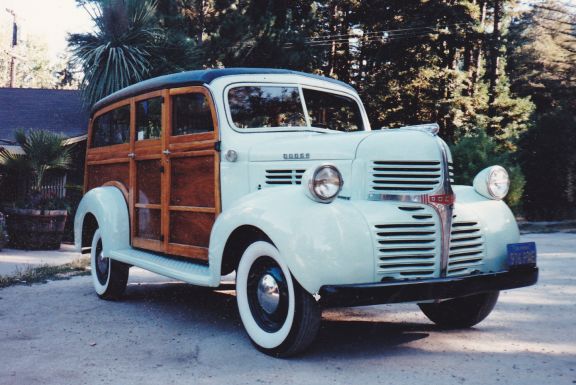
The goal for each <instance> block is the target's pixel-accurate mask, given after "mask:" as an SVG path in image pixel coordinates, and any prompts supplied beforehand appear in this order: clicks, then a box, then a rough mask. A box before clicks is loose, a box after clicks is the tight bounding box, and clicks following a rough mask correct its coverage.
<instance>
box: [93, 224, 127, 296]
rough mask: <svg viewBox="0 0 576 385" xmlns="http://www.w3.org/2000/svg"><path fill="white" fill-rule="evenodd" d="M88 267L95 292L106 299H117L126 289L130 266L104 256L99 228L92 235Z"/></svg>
mask: <svg viewBox="0 0 576 385" xmlns="http://www.w3.org/2000/svg"><path fill="white" fill-rule="evenodd" d="M90 267H91V270H92V282H93V284H94V289H95V290H96V294H98V296H99V297H100V298H102V299H106V300H116V299H119V298H120V297H121V296H122V294H123V293H124V290H126V285H127V283H128V271H129V268H130V267H129V266H128V265H126V264H124V263H122V262H118V261H115V260H113V259H110V258H108V257H106V256H104V248H103V245H102V234H101V233H100V229H97V230H96V231H95V232H94V236H93V237H92V247H91V249H90Z"/></svg>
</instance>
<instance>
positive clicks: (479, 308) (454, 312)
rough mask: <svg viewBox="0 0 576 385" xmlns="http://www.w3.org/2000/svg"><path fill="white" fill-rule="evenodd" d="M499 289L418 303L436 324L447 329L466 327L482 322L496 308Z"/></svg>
mask: <svg viewBox="0 0 576 385" xmlns="http://www.w3.org/2000/svg"><path fill="white" fill-rule="evenodd" d="M499 295H500V292H499V291H492V292H488V293H481V294H474V295H470V296H466V297H461V298H454V299H449V300H446V301H442V302H439V303H421V304H418V306H420V309H421V310H422V312H423V313H424V314H425V315H426V317H428V319H430V321H432V322H434V323H435V324H436V325H438V326H440V327H442V328H445V329H464V328H469V327H472V326H474V325H476V324H478V323H480V322H482V321H483V320H484V319H485V318H486V317H488V315H489V314H490V313H491V312H492V310H493V309H494V306H496V302H497V301H498V296H499Z"/></svg>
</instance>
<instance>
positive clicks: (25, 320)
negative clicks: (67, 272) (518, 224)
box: [0, 233, 576, 385]
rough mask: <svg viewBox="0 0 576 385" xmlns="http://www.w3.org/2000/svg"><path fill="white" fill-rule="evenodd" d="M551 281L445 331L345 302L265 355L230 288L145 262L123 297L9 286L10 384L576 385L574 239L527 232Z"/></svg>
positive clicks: (1, 379) (0, 371)
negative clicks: (197, 283)
mask: <svg viewBox="0 0 576 385" xmlns="http://www.w3.org/2000/svg"><path fill="white" fill-rule="evenodd" d="M523 240H524V241H530V240H534V241H536V243H537V246H538V252H539V265H540V268H541V275H540V282H539V283H538V285H536V286H534V287H530V288H524V289H518V290H511V291H507V292H504V293H502V294H501V296H500V301H499V303H498V305H497V307H496V309H495V311H494V312H493V313H492V315H491V316H490V317H489V318H488V319H487V320H485V321H484V322H483V323H481V324H480V325H478V326H477V327H475V328H473V329H470V330H465V331H441V330H438V329H437V328H436V327H434V325H432V324H431V323H430V322H429V321H428V320H427V319H426V318H425V317H424V316H423V315H422V314H421V313H420V312H419V310H418V308H417V306H416V305H414V304H402V305H383V306H371V307H362V308H349V309H334V310H330V311H326V312H325V313H324V314H323V322H322V328H321V331H320V334H319V336H318V340H317V341H316V343H315V344H314V346H313V347H312V348H311V349H310V350H309V351H308V352H307V354H305V355H302V356H300V357H297V358H292V359H283V360H280V359H274V358H270V357H268V356H265V355H263V354H261V353H259V352H258V351H257V350H256V349H254V348H253V347H252V345H251V344H250V342H249V340H248V338H247V337H246V335H245V334H244V331H243V328H242V325H241V324H240V319H239V315H238V312H237V309H236V304H235V298H234V295H233V294H234V293H233V292H213V291H209V290H205V289H201V288H195V287H193V286H190V285H186V284H181V283H176V282H170V281H169V280H167V279H164V278H160V277H158V276H155V275H152V274H150V273H145V272H143V271H141V270H140V271H138V270H134V271H132V272H131V273H133V274H132V277H131V283H130V285H129V287H128V290H127V294H126V297H125V299H124V300H123V301H121V302H106V301H102V300H99V299H98V298H97V296H96V295H95V294H94V291H93V289H92V283H91V278H90V277H77V278H73V279H70V280H67V281H55V282H50V283H48V284H37V285H33V286H15V287H10V288H6V289H3V290H0V384H23V385H33V384H59V385H61V384H298V385H300V384H346V385H354V384H395V385H400V384H430V385H432V384H482V385H485V384H522V385H526V384H539V385H540V384H554V385H563V384H576V235H575V234H560V233H554V234H527V235H524V236H523Z"/></svg>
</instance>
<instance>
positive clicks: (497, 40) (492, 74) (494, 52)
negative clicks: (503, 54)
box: [488, 0, 502, 136]
mask: <svg viewBox="0 0 576 385" xmlns="http://www.w3.org/2000/svg"><path fill="white" fill-rule="evenodd" d="M501 11H502V0H494V30H493V31H492V39H491V45H490V59H491V60H490V68H489V73H488V79H489V81H490V86H489V88H488V117H490V118H493V117H494V116H495V115H496V109H495V106H494V102H495V101H496V86H497V84H498V64H499V62H500V46H501V44H502V36H501V33H500V16H501ZM496 131H497V127H496V126H495V125H494V124H492V123H489V124H488V135H490V136H494V135H495V134H496Z"/></svg>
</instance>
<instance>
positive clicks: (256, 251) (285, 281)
mask: <svg viewBox="0 0 576 385" xmlns="http://www.w3.org/2000/svg"><path fill="white" fill-rule="evenodd" d="M236 297H237V302H238V309H239V312H240V318H241V319H242V323H243V324H244V328H245V329H246V332H247V333H248V336H249V337H250V339H251V340H252V342H253V343H254V344H255V345H256V347H257V348H258V349H259V350H260V351H262V352H264V353H266V354H269V355H272V356H275V357H288V356H292V355H295V354H298V353H300V352H302V351H303V350H305V349H306V348H307V347H308V346H309V345H310V344H311V343H312V342H313V341H314V339H315V338H316V334H317V333H318V329H319V327H320V318H321V311H320V308H319V306H318V304H317V303H316V301H315V300H314V298H313V297H312V296H311V295H310V294H309V293H308V292H306V291H305V290H304V289H303V288H302V287H301V286H300V285H299V284H298V282H297V281H296V280H294V279H293V278H292V275H291V274H290V271H289V270H288V267H287V266H286V264H285V263H284V262H283V260H282V258H281V256H280V253H279V252H278V250H277V249H276V248H275V247H274V246H273V245H271V244H270V243H268V242H263V241H258V242H254V243H253V244H251V245H250V246H249V247H248V248H247V249H246V250H245V251H244V254H243V255H242V258H241V260H240V263H239V265H238V269H237V273H236Z"/></svg>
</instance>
